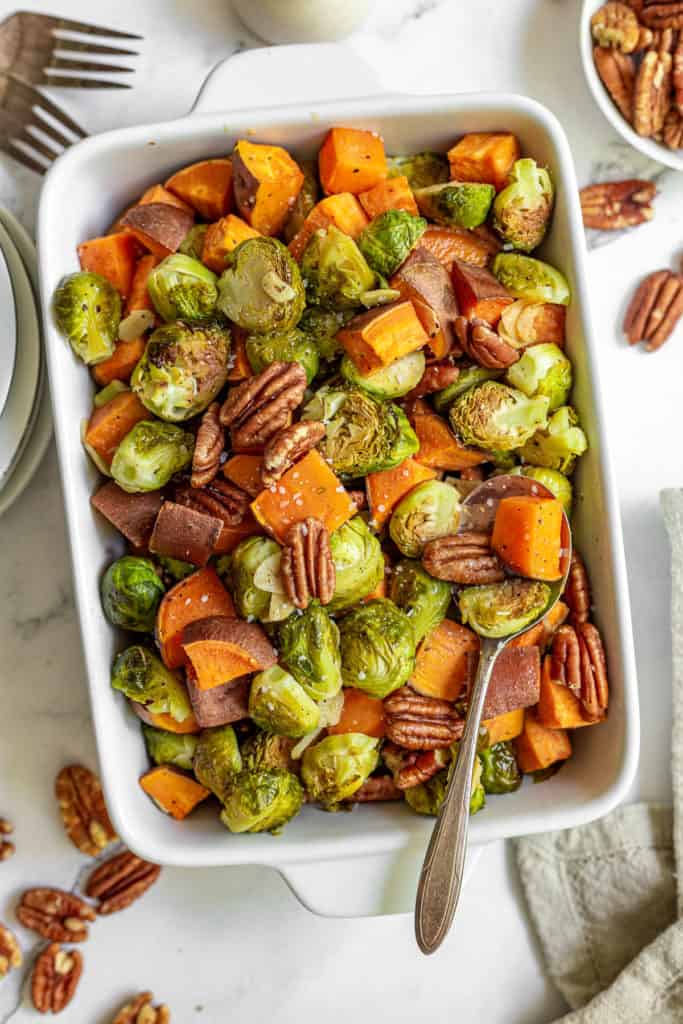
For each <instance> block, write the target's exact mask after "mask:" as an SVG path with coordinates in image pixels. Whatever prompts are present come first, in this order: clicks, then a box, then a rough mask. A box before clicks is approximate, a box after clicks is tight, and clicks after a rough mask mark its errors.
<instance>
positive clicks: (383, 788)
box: [349, 775, 403, 804]
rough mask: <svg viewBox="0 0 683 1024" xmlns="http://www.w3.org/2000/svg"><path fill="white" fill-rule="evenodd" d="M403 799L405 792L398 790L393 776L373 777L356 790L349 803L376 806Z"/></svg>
mask: <svg viewBox="0 0 683 1024" xmlns="http://www.w3.org/2000/svg"><path fill="white" fill-rule="evenodd" d="M402 799H403V791H402V790H400V789H399V788H398V786H397V785H396V783H395V782H394V780H393V779H392V777H391V775H371V776H370V778H369V779H366V780H365V782H364V783H363V785H362V786H361V787H360V789H357V790H356V792H355V793H354V794H353V796H352V797H351V798H350V800H349V803H353V804H376V803H382V802H387V801H388V800H402Z"/></svg>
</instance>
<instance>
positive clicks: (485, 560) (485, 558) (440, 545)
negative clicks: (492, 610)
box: [422, 531, 505, 585]
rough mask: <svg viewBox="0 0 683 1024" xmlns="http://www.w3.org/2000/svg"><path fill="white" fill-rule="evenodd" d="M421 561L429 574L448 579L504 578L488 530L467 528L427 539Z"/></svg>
mask: <svg viewBox="0 0 683 1024" xmlns="http://www.w3.org/2000/svg"><path fill="white" fill-rule="evenodd" d="M422 564H423V565H424V567H425V569H426V570H427V572H428V573H429V575H430V576H434V577H436V579H438V580H448V581H449V582H450V583H462V584H466V585H472V584H477V583H500V582H501V581H502V580H504V579H505V572H504V570H503V566H502V563H501V561H500V559H499V558H498V555H496V554H495V553H494V552H493V551H492V550H491V538H490V536H489V535H488V533H478V532H476V531H468V532H465V533H458V534H454V535H452V536H450V537H440V538H439V539H438V540H430V541H428V542H427V543H426V544H425V547H424V551H423V552H422Z"/></svg>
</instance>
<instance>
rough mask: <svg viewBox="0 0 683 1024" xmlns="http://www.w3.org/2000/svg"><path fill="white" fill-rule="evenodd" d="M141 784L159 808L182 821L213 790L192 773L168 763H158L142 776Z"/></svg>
mask: <svg viewBox="0 0 683 1024" xmlns="http://www.w3.org/2000/svg"><path fill="white" fill-rule="evenodd" d="M140 786H141V787H142V789H143V790H144V791H145V793H146V794H147V796H149V797H151V798H152V800H153V801H154V803H155V804H156V805H157V807H158V808H159V810H161V811H164V813H165V814H170V815H171V817H172V818H175V819H176V821H182V820H183V818H186V817H187V816H188V814H189V813H190V811H193V810H194V809H195V807H196V806H197V804H200V803H201V802H202V800H206V798H207V796H210V795H211V791H210V790H208V789H207V788H206V786H201V785H200V784H199V783H198V782H197V781H196V780H195V779H193V778H192V776H190V775H186V774H185V773H184V772H181V771H179V770H178V769H177V768H172V767H171V766H170V765H168V764H160V765H157V767H156V768H152V769H151V771H148V772H145V774H144V775H142V776H140Z"/></svg>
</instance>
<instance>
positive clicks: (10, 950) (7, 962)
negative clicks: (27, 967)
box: [0, 924, 23, 978]
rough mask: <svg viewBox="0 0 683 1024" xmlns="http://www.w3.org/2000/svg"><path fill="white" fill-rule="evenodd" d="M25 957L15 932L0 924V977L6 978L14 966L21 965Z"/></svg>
mask: <svg viewBox="0 0 683 1024" xmlns="http://www.w3.org/2000/svg"><path fill="white" fill-rule="evenodd" d="M22 963H23V957H22V955H21V949H20V948H19V943H18V941H17V937H16V935H15V934H14V932H11V931H10V930H9V928H6V927H5V925H4V924H0V978H4V977H5V975H6V974H9V972H10V971H11V970H12V968H16V967H21V965H22Z"/></svg>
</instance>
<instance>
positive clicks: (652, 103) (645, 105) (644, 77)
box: [633, 50, 672, 138]
mask: <svg viewBox="0 0 683 1024" xmlns="http://www.w3.org/2000/svg"><path fill="white" fill-rule="evenodd" d="M671 78H672V60H671V54H670V53H664V52H659V51H657V50H648V52H647V53H646V54H645V56H644V57H643V59H642V61H641V62H640V67H639V68H638V74H637V75H636V84H635V87H634V92H633V127H634V128H635V130H636V131H637V133H638V135H642V136H643V137H644V138H650V137H652V136H653V135H659V133H660V132H661V130H662V128H663V126H664V118H665V117H666V115H667V112H668V110H669V107H670V106H671Z"/></svg>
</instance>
